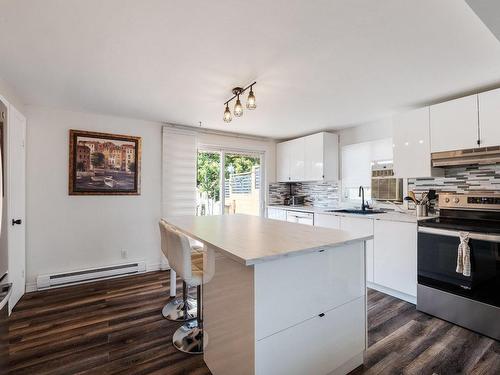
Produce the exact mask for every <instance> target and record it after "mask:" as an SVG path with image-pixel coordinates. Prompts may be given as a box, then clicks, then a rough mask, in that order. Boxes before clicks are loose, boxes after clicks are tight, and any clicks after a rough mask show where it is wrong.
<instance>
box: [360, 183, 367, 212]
mask: <svg viewBox="0 0 500 375" xmlns="http://www.w3.org/2000/svg"><path fill="white" fill-rule="evenodd" d="M358 196H359V197H361V211H366V209H367V208H369V206H368V203H366V204H365V189H364V187H363V186H360V187H359V192H358Z"/></svg>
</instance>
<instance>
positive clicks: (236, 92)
mask: <svg viewBox="0 0 500 375" xmlns="http://www.w3.org/2000/svg"><path fill="white" fill-rule="evenodd" d="M256 83H257V81H254V82H253V83H251V84H249V85H248V86H247V87H245V88H244V89H240V88H237V89H234V90H233V94H234V95H233V97H232V98H231V99H228V100H227V101H226V102H224V105H228V104H229V102H230V101H231V100H233V99H235V98H236V97H237V96H238V95H242V94H243V93H244V92H245V91H247V90H248V89H250V88H252V87H253V85H255V84H256Z"/></svg>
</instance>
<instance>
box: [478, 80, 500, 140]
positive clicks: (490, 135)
mask: <svg viewBox="0 0 500 375" xmlns="http://www.w3.org/2000/svg"><path fill="white" fill-rule="evenodd" d="M479 140H480V145H479V146H480V147H489V146H500V89H497V90H491V91H486V92H482V93H480V94H479Z"/></svg>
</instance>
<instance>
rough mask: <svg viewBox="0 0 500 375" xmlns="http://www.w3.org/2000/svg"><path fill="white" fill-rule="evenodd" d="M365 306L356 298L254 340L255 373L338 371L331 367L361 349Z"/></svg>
mask: <svg viewBox="0 0 500 375" xmlns="http://www.w3.org/2000/svg"><path fill="white" fill-rule="evenodd" d="M365 309H366V307H365V303H364V298H358V299H355V300H354V301H351V302H349V303H346V304H345V305H342V306H340V307H338V308H336V309H334V310H331V311H326V312H324V316H323V317H319V316H316V317H314V318H312V319H309V320H306V321H305V322H302V323H300V324H298V325H296V326H294V327H291V328H289V329H286V330H284V331H281V332H278V333H276V334H275V335H272V336H269V337H266V338H265V339H263V340H260V341H257V343H256V345H255V374H256V375H268V374H272V375H304V374H330V373H332V374H333V373H335V374H336V373H340V372H338V371H337V372H335V371H334V370H335V369H337V368H338V367H340V366H341V365H342V364H344V363H345V362H346V361H347V360H348V359H349V358H353V357H354V356H356V355H359V354H361V353H362V352H363V350H365V326H366V323H365V319H366V318H365V316H366V310H365ZM361 363H362V358H361V359H360V363H359V364H361ZM359 364H358V365H359ZM354 366H357V365H356V364H354ZM349 370H351V369H349ZM344 373H345V372H344Z"/></svg>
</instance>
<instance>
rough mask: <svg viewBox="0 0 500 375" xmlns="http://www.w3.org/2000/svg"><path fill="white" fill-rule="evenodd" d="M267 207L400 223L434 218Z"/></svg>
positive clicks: (398, 214) (389, 212) (311, 208)
mask: <svg viewBox="0 0 500 375" xmlns="http://www.w3.org/2000/svg"><path fill="white" fill-rule="evenodd" d="M267 207H270V208H278V209H283V210H290V211H300V212H311V213H314V214H324V215H334V216H347V217H359V218H365V219H374V220H387V221H400V222H404V223H417V222H418V221H420V220H426V219H430V218H432V217H434V216H426V217H419V218H417V216H416V215H415V212H413V211H411V212H410V213H403V212H397V211H387V212H385V213H383V214H372V215H370V214H368V215H360V214H350V213H346V212H327V211H329V210H341V209H343V208H342V207H334V208H328V207H314V206H285V205H268V206H267Z"/></svg>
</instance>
